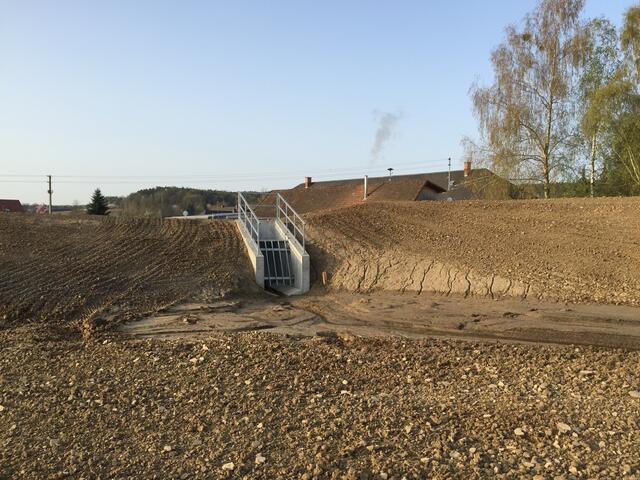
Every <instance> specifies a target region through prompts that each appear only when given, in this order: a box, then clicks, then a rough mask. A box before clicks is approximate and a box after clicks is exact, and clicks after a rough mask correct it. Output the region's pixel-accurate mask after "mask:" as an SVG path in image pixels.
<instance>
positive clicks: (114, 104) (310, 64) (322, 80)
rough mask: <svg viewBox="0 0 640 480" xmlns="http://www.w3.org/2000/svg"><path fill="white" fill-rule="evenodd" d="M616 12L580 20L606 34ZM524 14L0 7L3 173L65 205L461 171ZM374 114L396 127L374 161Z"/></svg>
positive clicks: (492, 7) (358, 5)
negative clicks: (504, 48)
mask: <svg viewBox="0 0 640 480" xmlns="http://www.w3.org/2000/svg"><path fill="white" fill-rule="evenodd" d="M631 3H632V2H631V1H630V0H587V8H586V15H588V16H594V15H601V14H605V15H607V16H608V17H609V18H611V19H612V20H613V21H615V22H616V23H619V22H620V18H621V15H622V13H623V12H624V10H625V9H626V8H627V7H628V6H629V5H630V4H631ZM534 4H535V2H534V1H533V0H532V1H529V0H527V1H512V0H499V1H498V0H496V1H491V0H486V1H482V2H481V1H477V0H459V1H449V2H443V1H439V0H438V1H436V0H423V1H417V0H416V1H397V0H394V1H373V0H371V1H349V0H343V1H333V0H332V1H302V0H299V1H277V0H273V1H268V2H265V1H254V2H249V1H240V0H239V1H224V2H222V1H218V2H216V1H186V0H180V1H177V0H175V1H173V2H169V1H162V0H156V1H144V0H137V1H129V0H126V1H125V0H122V1H100V2H98V1H90V0H86V1H80V0H77V1H65V0H56V1H52V0H43V1H31V0H14V1H6V0H0V175H24V174H29V175H42V176H44V175H46V174H48V173H51V174H52V175H54V192H55V193H54V203H59V204H62V203H71V202H72V201H73V200H78V201H80V203H85V202H86V201H87V200H88V198H89V196H90V194H91V192H92V191H93V189H94V188H96V187H101V188H102V191H103V193H105V194H108V195H120V194H127V193H129V192H131V191H135V190H137V189H138V188H143V187H149V186H154V185H165V184H166V185H178V186H180V185H182V186H198V187H208V188H223V189H229V190H237V189H252V190H259V189H271V188H278V187H288V186H292V185H294V184H296V183H299V182H301V181H302V176H303V175H304V174H308V175H312V176H314V177H316V178H319V179H321V178H329V177H333V178H336V177H341V176H349V177H353V176H359V175H361V174H364V173H370V174H376V173H381V172H382V171H384V169H386V168H387V167H388V166H391V167H394V166H395V167H396V172H397V173H398V174H400V173H410V172H416V171H432V170H443V169H445V168H446V158H447V157H452V158H453V164H454V167H456V168H459V167H460V155H461V148H460V139H461V137H462V136H463V135H473V134H475V132H476V123H475V120H474V118H473V115H472V112H471V106H470V101H469V98H468V89H469V86H470V85H471V83H472V82H473V81H474V80H476V79H479V80H480V81H481V82H483V83H488V82H490V81H491V78H492V77H491V69H490V65H489V54H490V51H491V49H492V48H493V47H494V46H495V45H496V44H498V43H499V42H500V41H501V39H502V38H503V31H504V27H505V25H507V24H509V23H514V22H517V21H519V20H520V19H521V18H522V16H523V15H524V14H525V13H526V12H527V11H529V10H531V9H532V8H533V6H534ZM374 111H379V112H391V113H395V114H401V118H400V120H399V121H398V122H397V124H396V126H395V130H394V133H393V135H392V136H391V138H390V140H389V142H388V143H387V144H386V145H385V147H384V149H383V151H382V154H381V156H380V158H379V159H378V161H377V162H375V163H372V160H371V155H370V152H371V148H372V144H373V141H374V136H375V132H376V126H377V124H376V118H375V116H374V113H373V112H374ZM340 169H342V170H340ZM332 170H333V171H332ZM270 172H271V173H270ZM274 172H275V173H274ZM61 175H77V176H92V175H96V176H120V177H122V178H95V179H91V178H71V177H67V178H62V177H60V178H56V176H61ZM205 176H206V178H205ZM0 180H3V181H2V182H0V198H19V199H20V200H22V201H23V202H44V201H45V200H46V187H45V185H44V183H41V184H37V183H18V182H16V180H20V181H24V180H27V181H41V180H42V181H43V180H44V177H27V178H17V177H0ZM6 180H14V181H12V182H6ZM63 180H64V181H65V182H69V183H62V181H63Z"/></svg>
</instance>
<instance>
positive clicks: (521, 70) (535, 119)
mask: <svg viewBox="0 0 640 480" xmlns="http://www.w3.org/2000/svg"><path fill="white" fill-rule="evenodd" d="M583 4H584V1H583V0H541V1H540V3H539V4H538V5H537V7H536V8H535V9H534V10H533V11H532V12H531V13H529V14H528V15H526V16H525V18H524V20H523V22H522V26H521V28H517V27H516V26H509V27H507V29H506V38H505V40H504V42H503V43H502V44H500V45H499V46H498V47H497V48H496V49H495V50H494V51H493V52H492V54H491V63H492V65H493V71H494V77H495V78H494V83H493V85H491V86H489V87H480V86H478V85H474V86H472V88H471V91H470V93H471V98H472V100H473V106H474V111H475V114H476V116H477V118H478V120H479V127H480V135H481V138H482V141H483V143H485V145H486V148H487V150H488V151H489V152H490V159H491V163H492V166H493V168H494V170H495V171H496V172H497V173H500V174H502V175H506V176H508V177H511V178H513V177H516V178H520V179H523V178H525V179H529V180H532V181H536V182H540V181H541V182H542V184H543V189H544V196H545V198H548V197H549V196H550V188H549V187H550V182H551V179H552V178H553V177H554V176H558V175H560V174H561V173H562V172H563V171H564V170H566V168H567V166H568V164H569V163H570V162H571V161H572V160H573V159H572V156H571V153H572V149H573V148H574V147H575V140H576V139H575V132H576V129H575V121H576V109H575V107H574V105H573V103H574V102H572V93H573V89H574V87H575V80H576V68H577V67H578V66H579V65H580V64H581V63H582V61H583V59H584V56H585V52H586V49H587V48H588V42H587V37H586V34H585V30H584V28H583V26H582V25H581V21H580V14H581V12H582V8H583Z"/></svg>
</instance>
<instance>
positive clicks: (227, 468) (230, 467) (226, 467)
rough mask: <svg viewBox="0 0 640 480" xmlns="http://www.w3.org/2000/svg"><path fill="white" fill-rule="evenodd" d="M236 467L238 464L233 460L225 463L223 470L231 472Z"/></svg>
mask: <svg viewBox="0 0 640 480" xmlns="http://www.w3.org/2000/svg"><path fill="white" fill-rule="evenodd" d="M234 468H236V466H235V465H234V463H233V462H229V463H225V464H224V465H222V470H225V471H227V472H230V471H231V470H233V469H234Z"/></svg>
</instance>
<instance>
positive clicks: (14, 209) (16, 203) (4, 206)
mask: <svg viewBox="0 0 640 480" xmlns="http://www.w3.org/2000/svg"><path fill="white" fill-rule="evenodd" d="M0 213H24V207H23V206H22V204H21V203H20V200H5V199H1V198H0Z"/></svg>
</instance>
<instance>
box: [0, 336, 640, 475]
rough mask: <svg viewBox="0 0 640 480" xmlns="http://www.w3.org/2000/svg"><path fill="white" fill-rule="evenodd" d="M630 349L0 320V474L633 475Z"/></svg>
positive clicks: (637, 403) (638, 401) (635, 357)
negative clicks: (155, 333) (191, 335)
mask: <svg viewBox="0 0 640 480" xmlns="http://www.w3.org/2000/svg"><path fill="white" fill-rule="evenodd" d="M638 390H640V353H638V352H625V351H621V350H605V349H598V348H594V347H580V348H575V347H567V346H554V347H550V346H532V345H505V344H480V343H471V342H455V341H446V340H404V339H398V338H388V339H372V338H359V337H353V336H349V335H346V336H317V337H314V338H311V339H301V338H294V337H286V336H276V335H272V334H267V333H256V332H253V333H247V334H235V335H219V336H213V337H211V338H210V339H207V340H203V341H198V342H188V341H180V342H176V341H160V340H145V341H140V340H127V339H124V338H120V337H116V336H113V335H112V336H110V337H109V336H98V337H95V336H94V337H92V338H91V339H88V340H84V341H83V340H81V339H80V338H78V337H76V336H70V334H68V333H67V334H65V332H64V331H62V330H58V331H56V330H54V329H53V327H51V328H49V329H47V328H45V327H43V326H42V325H33V324H32V325H26V326H23V327H19V328H15V329H11V330H4V331H0V472H1V473H0V477H2V478H126V477H129V478H269V479H271V478H307V479H309V478H346V479H359V478H378V479H383V478H389V479H392V478H393V479H401V478H407V479H411V478H488V477H495V478H540V479H542V478H564V479H570V478H623V477H624V478H638V472H639V470H640V455H639V453H640V430H639V427H640V398H637V397H639V396H640V393H638Z"/></svg>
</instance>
